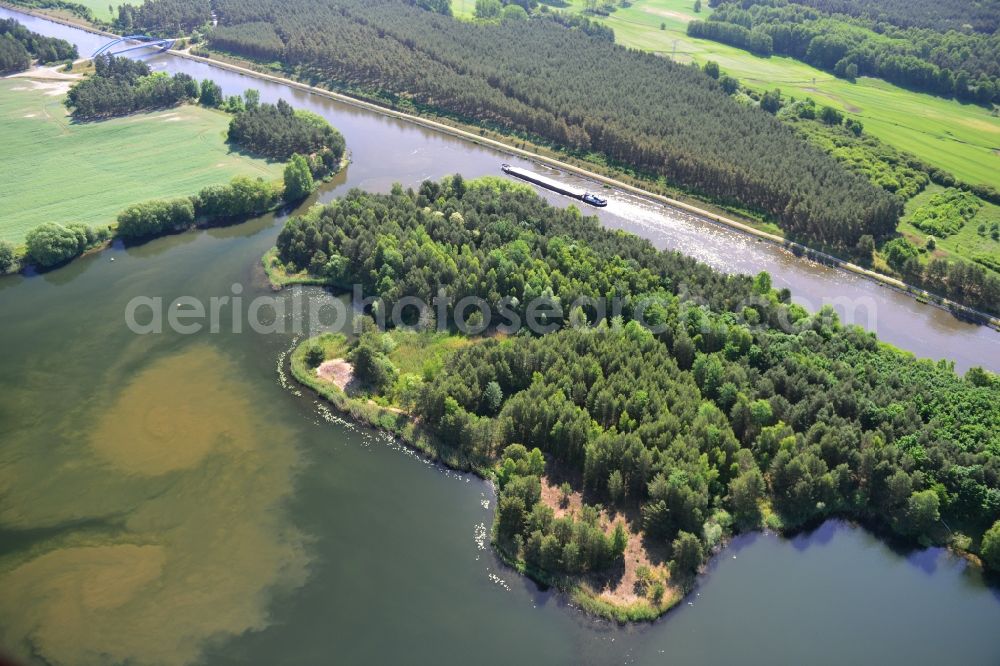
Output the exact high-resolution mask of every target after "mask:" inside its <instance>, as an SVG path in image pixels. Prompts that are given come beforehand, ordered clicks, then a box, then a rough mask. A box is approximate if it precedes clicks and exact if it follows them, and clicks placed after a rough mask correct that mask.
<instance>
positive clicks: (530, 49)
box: [210, 0, 900, 248]
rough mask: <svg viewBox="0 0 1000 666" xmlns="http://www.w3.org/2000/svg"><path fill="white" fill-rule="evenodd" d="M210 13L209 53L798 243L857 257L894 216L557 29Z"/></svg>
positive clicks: (827, 165)
mask: <svg viewBox="0 0 1000 666" xmlns="http://www.w3.org/2000/svg"><path fill="white" fill-rule="evenodd" d="M215 7H216V11H217V13H218V17H219V21H220V26H222V27H221V28H219V29H218V30H217V31H216V33H214V34H217V35H218V41H214V40H215V37H214V36H211V35H210V40H212V43H213V44H214V45H215V46H216V47H217V48H222V49H225V50H226V51H230V52H233V53H236V54H239V55H244V56H246V57H251V58H258V59H261V60H266V61H268V62H273V61H280V62H282V63H285V64H286V65H288V66H289V67H294V68H296V71H297V72H298V74H299V75H300V76H302V77H303V78H307V79H310V80H313V81H326V82H327V84H329V85H333V86H339V87H348V88H350V89H353V90H355V91H360V92H362V93H370V94H381V95H383V96H384V94H391V95H396V96H398V98H399V99H405V100H409V103H413V104H417V105H419V106H423V107H425V108H432V109H434V110H437V111H439V112H443V113H447V114H450V115H452V116H455V117H457V118H459V119H462V120H465V121H468V122H473V123H479V124H483V125H486V126H489V127H493V128H498V129H501V130H504V131H508V132H513V133H523V134H526V135H529V136H531V137H535V138H537V139H541V140H543V141H547V142H551V143H554V144H558V145H559V146H563V147H566V148H568V149H570V150H573V151H576V152H577V153H579V154H581V155H593V156H596V157H598V158H599V159H601V160H605V161H610V162H613V163H616V164H620V165H623V166H625V167H627V168H631V169H637V170H639V171H641V172H644V173H647V174H650V175H653V176H656V177H662V178H665V179H666V181H667V182H668V183H670V184H673V185H679V186H682V187H684V188H686V189H688V190H691V191H695V192H698V193H700V194H702V195H703V196H706V197H708V198H710V199H712V200H715V201H717V202H720V203H723V204H727V205H733V206H737V207H741V208H745V209H750V210H753V211H756V212H759V213H762V214H765V215H767V216H769V217H770V218H772V219H774V220H776V221H777V222H778V223H779V224H780V225H781V226H782V227H783V228H784V229H785V230H786V231H787V232H788V233H789V235H791V236H793V237H796V238H800V239H804V240H807V241H811V242H814V243H820V244H823V245H826V246H830V247H841V248H853V247H854V246H855V245H856V243H857V241H858V239H859V238H860V237H861V236H862V235H865V234H869V235H873V236H875V237H876V238H879V237H884V236H887V235H889V234H891V233H892V232H893V230H894V228H895V225H896V222H897V220H898V217H899V214H900V203H899V201H898V200H897V199H896V198H895V197H894V196H892V195H890V194H888V193H886V192H884V191H882V190H881V189H879V188H876V187H873V186H872V185H871V184H870V183H868V182H866V180H865V179H864V178H862V177H860V176H857V175H855V174H852V173H850V172H848V171H847V170H845V169H844V168H842V167H841V166H840V165H838V164H837V163H836V162H835V161H834V160H833V159H831V158H830V157H828V156H826V155H824V154H822V152H821V151H819V150H817V149H815V148H813V147H811V146H809V145H808V144H806V143H805V142H804V141H803V140H802V139H801V137H799V136H797V135H796V133H795V132H794V131H792V130H790V129H789V128H787V127H784V126H783V125H782V124H781V123H780V122H778V121H776V120H775V119H774V118H772V117H770V116H769V115H768V114H766V113H764V112H761V111H760V110H758V109H752V108H746V107H744V106H741V105H739V104H737V103H735V102H734V101H733V100H731V99H730V98H729V97H728V96H727V95H726V94H725V93H724V92H723V90H722V89H721V88H720V87H719V85H718V83H717V82H715V81H713V80H711V79H710V78H709V77H706V76H705V75H704V74H702V73H701V72H699V71H696V70H694V69H692V68H690V67H685V66H681V65H677V64H674V63H672V62H669V61H667V60H665V59H664V58H660V57H657V56H654V55H650V54H643V53H638V52H634V51H629V50H627V49H624V48H622V47H620V46H616V45H614V44H613V43H610V42H608V41H607V40H605V39H602V38H600V37H591V36H589V35H588V34H586V33H585V32H584V31H583V30H581V29H578V28H573V27H566V26H563V25H560V24H558V23H557V22H556V21H553V20H549V19H545V18H533V19H531V20H526V21H503V22H500V23H496V24H470V23H465V22H461V21H456V20H454V19H452V18H450V17H447V16H443V15H441V14H437V13H435V12H431V11H427V10H423V9H420V8H419V7H416V6H411V5H409V4H407V3H404V2H399V1H395V0H377V1H375V2H361V1H359V0H343V1H341V2H337V3H314V2H306V0H294V1H293V2H292V3H291V5H289V4H288V3H282V4H281V5H280V7H279V5H277V4H274V0H220V1H219V2H217V3H216V5H215ZM264 23H267V24H269V25H268V26H265V25H264Z"/></svg>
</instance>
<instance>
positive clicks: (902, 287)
mask: <svg viewBox="0 0 1000 666" xmlns="http://www.w3.org/2000/svg"><path fill="white" fill-rule="evenodd" d="M0 6H3V7H6V8H7V9H10V10H11V11H15V12H21V13H23V14H27V15H30V16H34V17H36V18H40V19H43V20H49V21H53V22H55V23H59V24H62V25H65V26H68V27H72V28H78V29H80V30H85V31H87V32H91V33H94V34H99V35H103V36H106V37H117V35H114V34H113V33H109V32H106V31H104V30H101V29H99V28H96V27H94V26H92V25H89V24H87V23H85V22H83V21H82V19H81V20H80V21H79V22H78V21H72V20H69V19H65V18H62V17H56V16H51V15H49V14H46V13H44V12H41V11H38V10H34V9H29V8H26V7H20V6H18V5H11V4H9V3H7V2H3V1H2V0H0ZM165 53H167V54H169V55H172V56H175V57H179V58H185V59H188V60H191V61H193V62H200V63H202V64H207V65H210V66H214V67H218V68H220V69H224V70H227V71H231V72H234V73H236V74H242V75H244V76H249V77H253V78H257V79H260V80H263V81H270V82H272V83H277V84H279V85H284V86H287V87H290V88H294V89H296V90H301V91H303V92H308V93H311V94H314V95H318V96H320V97H326V98H328V99H332V100H335V101H338V102H342V103H345V104H350V105H352V106H355V107H359V108H362V109H365V110H368V111H372V112H374V113H379V114H381V115H385V116H389V117H392V118H396V119H399V120H403V121H405V122H409V123H412V124H415V125H418V126H421V127H424V128H426V129H430V130H433V131H436V132H441V133H444V134H448V135H450V136H454V137H456V138H459V139H463V140H465V141H469V142H471V143H474V144H479V145H485V146H488V147H490V148H493V149H495V150H499V151H502V152H504V153H507V154H510V155H515V156H517V157H521V158H524V159H528V160H532V161H534V162H537V163H540V164H543V165H545V166H548V167H551V168H555V169H559V170H562V171H565V172H569V173H572V174H574V175H576V176H579V177H582V178H585V179H588V180H591V181H594V182H596V183H599V184H601V185H607V186H610V187H615V188H618V189H619V190H622V191H626V192H628V193H630V194H633V195H636V196H639V197H642V198H644V199H646V200H648V201H652V202H655V203H658V204H661V205H666V206H668V207H672V208H676V209H679V210H683V211H685V212H687V213H690V214H692V215H695V216H697V217H699V218H702V219H703V220H704V221H707V222H709V223H713V224H717V225H720V226H724V227H727V228H729V229H733V230H735V231H737V232H740V233H743V234H745V235H748V236H753V237H756V238H758V239H760V240H762V241H765V242H768V243H771V244H772V245H776V246H778V247H781V248H782V249H784V250H785V251H787V252H789V253H791V254H793V255H795V256H796V257H797V258H798V257H800V256H804V257H806V258H808V259H810V260H812V261H816V262H818V263H822V264H824V265H826V266H830V267H832V268H835V269H840V270H843V271H846V272H848V273H853V274H854V275H857V276H859V277H862V278H864V279H868V280H870V281H872V282H875V283H878V284H880V285H882V286H884V287H888V288H890V289H894V290H895V291H897V292H900V293H903V294H905V295H907V296H910V297H911V298H913V299H914V300H916V301H917V302H918V303H922V304H925V305H931V306H934V307H937V308H940V309H942V310H945V311H947V312H950V313H952V315H953V316H955V315H956V314H958V313H960V314H963V315H965V317H966V318H968V319H971V320H972V322H973V323H976V324H979V325H984V326H988V327H990V328H992V329H994V330H995V331H998V332H1000V317H994V316H992V315H989V314H987V313H985V312H981V311H979V310H977V309H975V308H972V307H970V306H967V305H963V304H961V303H958V302H956V301H952V300H950V299H948V298H944V297H942V296H938V295H937V294H934V293H932V292H929V291H927V290H925V289H922V288H920V287H916V286H914V285H910V284H908V283H906V282H904V281H903V280H900V279H898V278H894V277H891V276H888V275H885V274H883V273H879V272H878V271H875V270H871V269H868V268H864V267H863V266H859V265H857V264H854V263H852V262H850V261H847V260H845V259H841V258H839V257H836V256H835V255H832V254H829V253H827V252H824V251H822V250H817V249H814V248H811V247H809V246H807V245H803V244H801V243H798V242H796V241H792V240H788V239H787V238H784V237H782V236H779V235H777V234H772V233H770V232H768V231H764V230H762V229H757V228H756V227H754V226H752V225H750V224H747V223H744V222H740V221H738V220H735V219H733V218H730V217H727V216H725V215H720V214H718V213H713V212H711V211H709V210H706V209H704V208H700V207H698V206H695V205H693V204H689V203H686V202H684V201H680V200H678V199H675V198H672V197H668V196H666V195H662V194H656V193H654V192H651V191H649V190H645V189H643V188H641V187H637V186H635V185H630V184H628V183H626V182H624V181H622V180H619V179H617V178H614V177H611V176H605V175H602V174H599V173H596V172H594V171H590V170H588V169H585V168H583V167H579V166H576V165H573V164H570V163H568V162H565V161H562V160H560V159H556V158H554V157H550V156H547V155H542V154H540V153H537V152H532V151H529V150H525V149H524V148H518V147H516V146H513V145H511V144H509V143H507V142H504V141H499V140H497V139H492V138H489V137H486V136H482V135H480V134H477V133H475V132H472V131H470V130H467V129H463V128H462V127H455V126H452V125H449V124H447V123H444V122H441V121H439V120H434V119H431V118H426V117H424V116H420V115H415V114H411V113H406V112H403V111H397V110H396V109H391V108H388V107H386V106H382V105H380V104H375V103H374V102H369V101H366V100H363V99H359V98H357V97H352V96H350V95H347V94H344V93H340V92H335V91H332V90H326V89H324V88H319V87H316V86H311V85H308V84H305V83H301V82H299V81H295V80H293V79H289V78H285V77H283V76H278V75H276V74H270V73H267V72H261V71H257V70H255V69H251V68H249V67H244V66H242V65H237V64H235V63H232V62H227V61H225V60H217V59H211V58H204V57H201V56H196V55H192V54H191V53H188V52H186V51H174V50H169V51H166V52H165ZM244 62H246V61H244ZM466 127H472V126H466Z"/></svg>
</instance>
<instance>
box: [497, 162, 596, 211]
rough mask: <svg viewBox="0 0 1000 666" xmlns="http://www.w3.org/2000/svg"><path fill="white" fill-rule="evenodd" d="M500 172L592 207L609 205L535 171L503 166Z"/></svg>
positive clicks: (594, 196)
mask: <svg viewBox="0 0 1000 666" xmlns="http://www.w3.org/2000/svg"><path fill="white" fill-rule="evenodd" d="M500 170H501V171H503V172H504V173H505V174H507V175H508V176H513V177H514V178H520V179H521V180H526V181H528V182H529V183H534V184H535V185H538V186H539V187H544V188H545V189H547V190H552V191H553V192H556V193H558V194H562V195H564V196H567V197H572V198H574V199H579V200H580V201H583V202H584V203H588V204H590V205H591V206H597V207H598V208H603V207H605V206H607V205H608V200H607V199H605V198H604V197H599V196H597V195H596V194H592V193H590V192H587V191H586V190H581V189H579V188H577V187H573V186H572V185H566V184H565V183H560V182H559V181H557V180H552V179H551V178H547V177H545V176H543V175H542V174H540V173H535V172H534V171H528V170H527V169H521V168H519V167H515V166H511V165H509V164H501V165H500Z"/></svg>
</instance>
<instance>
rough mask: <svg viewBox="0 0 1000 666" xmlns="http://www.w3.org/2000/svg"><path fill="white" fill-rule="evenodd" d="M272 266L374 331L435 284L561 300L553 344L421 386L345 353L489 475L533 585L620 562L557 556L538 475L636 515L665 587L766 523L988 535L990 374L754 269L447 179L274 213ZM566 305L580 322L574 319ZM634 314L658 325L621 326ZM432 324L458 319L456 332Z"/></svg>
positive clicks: (993, 493) (997, 502)
mask: <svg viewBox="0 0 1000 666" xmlns="http://www.w3.org/2000/svg"><path fill="white" fill-rule="evenodd" d="M278 256H279V259H280V261H282V262H283V263H284V264H285V265H286V266H288V267H289V268H295V269H298V268H305V269H306V270H308V271H310V272H311V273H313V274H314V275H315V276H318V277H323V278H326V279H327V280H328V281H330V282H331V283H332V284H341V285H346V284H354V283H357V284H362V285H364V287H365V291H366V293H368V294H375V295H378V296H379V297H380V302H379V303H378V304H377V305H375V306H374V312H375V313H376V314H377V312H378V311H379V310H382V309H383V308H389V307H391V305H392V304H394V303H395V302H398V300H399V299H401V298H403V297H405V296H416V297H418V298H427V297H428V296H430V295H433V294H436V293H437V291H438V289H443V290H444V291H445V294H446V295H447V297H448V298H449V301H450V303H451V304H454V303H456V302H457V301H458V300H459V299H461V298H462V297H463V296H465V295H473V296H476V297H478V298H481V299H483V300H485V301H486V302H488V303H491V304H493V303H496V302H497V301H498V300H500V299H506V300H507V301H508V302H511V303H513V304H514V305H513V307H514V308H515V309H516V308H517V307H518V304H519V303H521V304H523V303H524V302H525V300H526V299H530V298H532V297H534V296H536V295H548V296H549V297H551V298H552V299H553V300H554V301H555V302H557V303H560V304H562V305H563V310H562V311H561V312H558V313H554V314H552V315H551V323H552V324H553V332H550V333H547V334H538V333H536V334H534V335H533V334H529V333H526V332H522V333H521V334H518V335H512V336H509V337H499V338H498V337H490V338H488V339H486V340H485V341H482V342H480V343H478V344H474V345H466V346H463V347H461V348H459V349H458V351H455V352H454V353H453V354H452V355H450V356H449V357H448V358H447V359H446V360H445V362H444V364H443V366H439V367H428V368H425V372H424V374H423V376H421V377H416V376H400V375H399V373H398V372H397V371H395V368H393V367H391V363H388V359H387V357H386V356H385V354H384V346H382V342H381V341H380V339H379V337H378V336H379V334H378V333H375V332H370V331H369V332H368V333H366V335H363V336H362V339H361V340H360V341H359V342H358V343H357V346H358V347H359V348H360V347H366V348H367V350H366V351H364V352H356V351H355V352H352V354H351V356H350V357H349V358H351V359H352V360H354V361H355V363H356V366H355V370H356V376H357V377H358V378H359V379H360V380H361V381H362V382H365V383H366V385H367V386H368V390H370V391H371V392H372V393H373V394H375V395H381V396H392V397H393V398H394V399H397V400H399V401H400V402H401V403H402V404H403V406H404V407H405V408H407V409H408V410H409V411H411V413H413V414H414V415H415V416H417V417H418V418H419V419H420V422H421V423H423V424H425V425H426V426H427V427H429V428H431V429H432V431H433V432H434V433H436V434H437V436H438V438H439V440H440V441H442V442H445V443H447V445H448V446H451V447H459V448H460V449H461V450H462V451H463V452H465V453H466V454H467V455H468V456H469V457H471V458H473V459H483V460H490V461H493V462H494V463H495V464H497V465H498V466H499V471H498V475H499V479H500V488H501V492H500V506H499V507H498V514H497V525H496V529H497V533H498V538H499V539H500V540H501V542H502V543H503V544H506V545H507V546H508V547H510V548H512V549H516V550H515V552H517V553H518V554H519V557H522V558H524V559H526V560H530V561H531V562H532V564H533V566H537V567H540V568H542V569H543V570H546V571H550V572H551V571H554V572H582V571H588V570H593V569H596V568H600V567H602V566H608V565H609V562H613V561H614V559H615V557H617V553H618V550H617V549H615V548H611V549H610V550H608V549H606V548H605V546H606V545H607V542H605V543H604V545H602V542H601V541H600V540H599V539H596V538H593V535H591V536H586V535H582V536H580V538H579V539H578V540H577V541H575V542H574V537H573V536H572V535H573V534H575V533H576V530H577V529H582V528H578V527H573V528H572V529H570V526H568V525H559V526H558V527H557V526H556V524H555V523H556V522H557V521H553V520H552V516H551V515H549V514H548V512H546V511H545V510H544V509H540V508H538V501H537V500H538V497H537V490H538V485H537V483H536V479H537V477H538V475H539V474H540V472H539V470H540V469H542V467H543V466H544V461H549V462H550V463H554V464H556V465H558V467H559V469H561V470H563V471H564V472H566V473H568V475H569V478H570V479H577V481H576V482H575V483H576V484H577V485H576V487H575V489H576V490H579V491H582V492H583V493H584V496H585V498H586V500H587V502H588V503H589V504H597V503H602V504H604V505H606V506H613V507H617V508H625V509H627V508H630V507H631V508H634V509H638V510H639V514H640V515H641V526H642V531H643V533H644V535H645V536H646V538H650V539H654V540H657V541H658V542H661V543H664V544H667V545H668V546H669V547H670V551H671V552H672V553H673V557H674V560H675V568H676V569H677V570H678V572H680V573H683V572H685V571H686V572H688V573H690V571H691V570H692V568H693V569H696V568H697V566H698V564H699V563H700V558H701V554H702V553H704V552H708V551H709V549H710V548H711V546H712V545H714V542H715V541H717V538H718V536H717V531H718V529H719V527H720V526H728V525H734V526H735V528H736V529H754V528H756V527H758V526H759V525H761V524H762V521H764V520H765V518H766V516H767V515H769V512H771V511H773V512H775V515H776V516H777V520H775V519H773V518H772V519H770V520H771V522H770V523H769V524H772V525H775V526H779V527H784V528H786V529H793V528H795V527H796V526H801V525H806V524H809V523H813V522H815V521H817V520H821V519H823V518H826V517H829V516H848V517H851V518H856V519H860V520H864V521H865V522H867V523H869V524H874V525H878V526H879V527H881V528H884V529H887V530H890V531H892V532H893V533H895V534H898V535H900V536H902V537H904V538H909V539H913V540H917V541H921V542H922V543H930V542H948V541H949V540H950V542H951V543H954V544H956V545H958V546H959V547H961V548H965V549H969V548H972V544H973V543H978V542H979V537H981V535H983V533H984V532H985V531H986V530H987V529H988V528H989V527H990V526H991V525H992V524H994V523H995V522H996V521H997V520H998V519H1000V455H998V454H1000V439H998V437H1000V435H998V433H1000V379H998V378H997V377H996V376H995V375H992V374H991V373H988V372H985V371H983V370H981V369H979V368H974V369H973V370H970V371H969V372H968V373H967V374H966V376H965V377H964V378H963V377H960V376H958V375H956V374H955V372H954V371H953V369H952V366H951V365H950V364H948V363H946V362H940V363H934V362H931V361H928V360H917V359H915V358H913V357H912V356H911V355H909V354H905V353H902V352H899V351H898V350H895V349H893V348H891V347H889V346H886V345H882V344H880V343H879V342H878V341H877V339H876V337H875V336H874V334H871V333H867V332H865V331H863V330H861V329H860V328H858V327H854V326H842V325H841V324H840V323H839V322H838V321H837V317H836V315H835V314H834V313H833V311H832V310H831V309H829V308H824V309H823V310H821V311H820V312H817V313H808V312H806V311H804V310H803V309H802V308H801V307H799V306H797V305H794V304H791V303H790V302H789V294H788V293H787V291H783V292H780V293H779V292H776V291H774V290H773V289H772V288H771V284H770V278H769V277H768V275H767V274H766V273H761V274H760V275H758V276H756V277H755V278H751V277H749V276H726V275H722V274H720V273H718V272H716V271H714V270H712V269H709V268H708V267H706V266H704V265H702V264H699V263H698V262H696V261H695V260H693V259H689V258H686V257H683V256H682V255H680V254H678V253H676V252H672V251H657V250H656V249H655V248H653V247H652V245H651V244H650V243H649V242H648V241H645V240H643V239H639V238H637V237H635V236H631V235H628V234H622V233H619V232H614V231H611V230H606V229H604V228H602V227H601V226H600V224H599V222H598V221H597V218H587V217H582V216H581V215H580V214H579V212H577V211H576V210H575V209H572V208H571V209H568V210H563V209H557V208H552V207H550V206H549V205H548V204H547V203H545V202H544V200H542V199H541V198H540V197H538V196H537V195H536V194H534V192H532V191H531V190H530V189H528V188H525V187H524V186H521V185H519V184H512V183H509V182H505V181H502V180H498V179H492V178H488V179H482V180H477V181H473V182H467V181H464V180H463V179H461V178H460V177H457V176H456V177H452V178H449V179H445V180H444V181H442V182H440V183H430V182H428V183H424V184H423V185H422V186H421V187H420V189H419V190H417V191H414V190H403V189H402V188H401V187H399V186H396V187H394V188H393V190H392V192H390V193H389V194H369V193H364V192H361V191H357V190H352V191H351V192H349V193H348V194H347V195H346V196H345V197H343V198H342V199H340V200H338V201H336V202H333V203H332V204H330V205H328V206H326V207H323V208H322V209H314V210H313V211H310V213H309V214H307V215H305V216H302V217H299V218H294V219H291V220H289V221H288V222H287V223H286V225H285V228H284V229H283V230H282V232H281V234H280V235H279V238H278ZM612 294H614V295H615V296H617V297H619V298H620V299H622V300H623V301H624V303H625V305H624V307H623V308H622V309H621V310H620V311H619V312H618V313H617V314H616V315H615V316H611V315H610V314H606V315H605V316H604V317H603V318H599V317H598V316H597V315H596V314H595V311H594V310H593V309H592V308H591V305H593V304H595V303H600V302H601V301H603V300H605V299H610V297H611V295H612ZM580 296H588V297H590V298H591V299H592V300H591V301H590V305H587V306H584V307H579V308H572V309H571V308H570V304H571V303H572V302H573V299H576V298H578V297H580ZM646 298H653V299H654V302H655V303H657V304H658V305H657V306H656V307H654V308H646V311H645V312H644V313H643V320H644V321H645V323H646V324H647V325H650V324H655V325H656V332H654V331H653V330H652V329H650V328H646V327H644V326H640V325H639V323H638V320H637V315H638V311H637V309H636V307H635V306H636V305H637V304H638V303H640V302H641V301H642V300H643V299H646ZM566 310H570V311H569V312H567V311H566ZM448 316H449V321H448V322H447V324H448V325H450V326H454V325H455V324H456V323H457V319H455V318H456V317H460V316H462V315H460V314H459V313H456V312H455V311H454V309H449V310H448ZM583 322H589V323H590V324H592V325H591V326H589V327H578V326H576V324H577V323H583ZM437 323H438V324H440V323H441V322H437ZM484 324H485V325H486V327H487V329H486V330H491V329H492V328H495V327H496V324H497V322H496V321H493V320H487V321H485V322H484ZM389 335H390V336H391V332H390V333H389ZM387 363H388V366H387V365H386V364H387ZM404 385H405V386H406V390H405V391H404V390H402V388H401V387H402V386H404ZM403 395H405V396H407V397H405V398H399V396H403ZM512 447H513V448H512ZM536 448H537V449H538V450H539V452H540V454H541V460H540V459H539V458H540V456H539V455H536V454H534V453H533V450H534V449H536ZM508 461H510V462H509V463H508ZM508 468H509V469H508ZM518 479H520V480H518ZM584 522H587V521H586V520H584ZM945 523H947V527H946V525H945ZM602 533H603V534H604V536H605V538H607V537H608V535H607V533H606V531H603V530H602ZM550 537H554V539H553V538H550ZM612 542H613V539H612ZM571 543H576V544H577V545H576V546H575V547H570V548H568V546H569V544H571ZM581 553H591V555H590V556H584V555H581ZM696 555H697V557H696ZM678 558H680V562H679V563H678V561H677V560H678Z"/></svg>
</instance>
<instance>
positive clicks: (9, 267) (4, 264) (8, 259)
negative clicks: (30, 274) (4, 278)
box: [0, 240, 17, 275]
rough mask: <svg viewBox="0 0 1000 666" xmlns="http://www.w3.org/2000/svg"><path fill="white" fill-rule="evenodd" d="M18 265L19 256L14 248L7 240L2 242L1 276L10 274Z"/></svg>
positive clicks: (0, 255)
mask: <svg viewBox="0 0 1000 666" xmlns="http://www.w3.org/2000/svg"><path fill="white" fill-rule="evenodd" d="M16 265H17V255H16V254H15V253H14V246H13V245H12V244H10V243H9V242H7V241H5V240H0V275H3V274H4V273H10V272H11V271H13V270H14V267H15V266H16Z"/></svg>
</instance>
